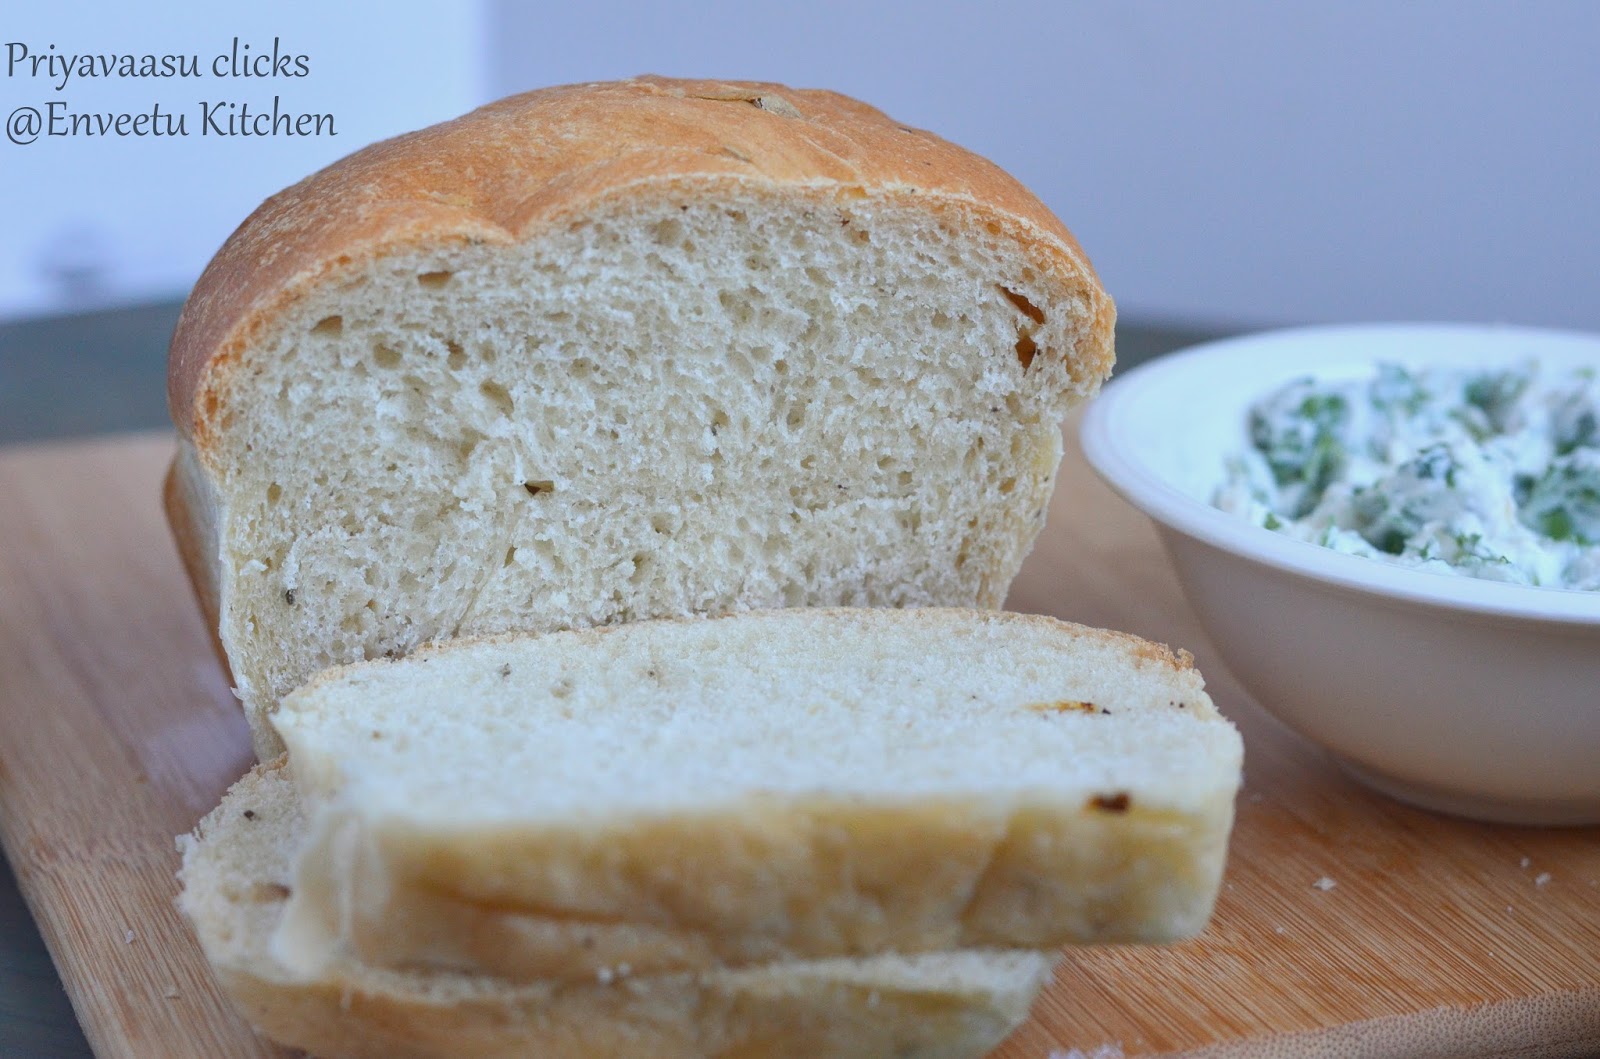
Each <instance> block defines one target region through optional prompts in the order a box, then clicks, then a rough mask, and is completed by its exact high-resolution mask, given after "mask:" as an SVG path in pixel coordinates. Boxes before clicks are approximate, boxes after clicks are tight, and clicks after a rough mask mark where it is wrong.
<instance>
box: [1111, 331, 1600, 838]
mask: <svg viewBox="0 0 1600 1059" xmlns="http://www.w3.org/2000/svg"><path fill="white" fill-rule="evenodd" d="M1529 357H1534V358H1537V359H1538V360H1539V361H1540V362H1541V363H1542V364H1544V365H1545V366H1547V367H1549V368H1560V367H1564V366H1568V365H1576V364H1589V365H1600V336H1592V335H1581V334H1574V333H1569V332H1559V331H1543V330H1532V329H1525V328H1513V327H1474V326H1455V325H1430V324H1396V325H1360V326H1345V327H1314V328H1302V329H1295V330H1289V331H1276V332H1268V333H1265V334H1257V335H1250V336H1247V337H1244V338H1237V339H1230V340H1227V341H1222V342H1213V343H1210V344H1208V345H1203V346H1197V347H1194V348H1192V349H1189V350H1187V351H1184V352H1181V353H1175V354H1172V355H1171V356H1168V357H1163V358H1161V359H1159V360H1156V361H1153V362H1151V363H1149V364H1146V365H1144V366H1142V367H1139V368H1135V369H1134V370H1132V371H1130V372H1128V374H1126V375H1124V376H1120V377H1118V378H1117V379H1115V380H1114V381H1112V382H1111V383H1110V384H1108V385H1107V386H1106V388H1105V391H1104V392H1103V393H1102V394H1101V396H1100V397H1099V398H1098V399H1097V400H1096V401H1095V403H1094V404H1093V405H1091V406H1090V408H1089V411H1088V414H1087V415H1086V416H1085V418H1084V421H1083V429H1082V436H1083V447H1084V452H1085V454H1086V455H1087V456H1088V458H1089V462H1090V463H1091V464H1092V465H1093V466H1094V468H1095V470H1097V471H1098V472H1099V473H1100V475H1101V477H1103V478H1104V479H1105V480H1106V481H1107V482H1108V483H1109V484H1110V485H1111V486H1112V488H1114V489H1115V490H1116V491H1117V492H1119V493H1121V494H1122V495H1123V496H1124V497H1126V498H1127V499H1128V500H1129V501H1130V502H1131V503H1132V504H1134V505H1135V506H1136V507H1138V508H1139V509H1140V510H1141V511H1143V512H1144V513H1145V514H1147V515H1149V516H1150V517H1151V518H1152V519H1154V520H1155V522H1156V524H1157V527H1158V529H1159V530H1160V534H1161V539H1162V542H1163V543H1164V544H1165V546H1166V549H1167V552H1168V554H1169V555H1170V556H1171V558H1172V563H1173V565H1174V566H1175V567H1176V568H1177V572H1178V576H1179V579H1180V580H1181V581H1182V584H1183V589H1184V592H1185V593H1186V594H1187V595H1188V598H1189V602H1190V603H1191V604H1192V605H1193V606H1194V608H1195V610H1196V611H1197V612H1198V613H1199V615H1200V618H1201V620H1202V621H1203V622H1204V623H1205V626H1206V631H1207V632H1208V633H1209V634H1210V636H1211V639H1212V641H1213V642H1214V643H1215V644H1216V646H1217V649H1218V650H1219V651H1221V652H1222V655H1223V658H1224V659H1225V660H1226V662H1227V664H1228V666H1229V667H1230V668H1231V669H1232V670H1233V672H1234V675H1235V676H1237V677H1238V679H1239V681H1240V682H1241V683H1242V684H1244V686H1245V687H1246V688H1247V689H1248V690H1249V691H1250V692H1251V694H1253V695H1254V696H1255V698H1256V700H1257V701H1258V702H1260V703H1261V705H1262V706H1263V707H1265V708H1266V709H1268V710H1270V711H1271V712H1272V713H1274V714H1275V715H1277V716H1278V717H1279V718H1280V719H1282V720H1283V721H1284V722H1285V723H1287V724H1288V725H1290V726H1291V727H1293V728H1294V729H1296V730H1297V731H1299V732H1300V733H1301V734H1303V735H1305V736H1306V737H1308V738H1310V739H1312V740H1315V741H1316V742H1318V743H1320V744H1322V745H1323V746H1324V747H1326V748H1327V749H1328V750H1329V751H1331V752H1332V753H1333V754H1334V755H1335V756H1336V758H1337V759H1338V760H1339V761H1340V762H1341V763H1342V764H1343V765H1344V766H1345V767H1346V768H1348V769H1349V771H1350V772H1352V773H1353V774H1354V775H1355V776H1357V777H1358V778H1360V779H1361V780H1363V781H1365V782H1366V783H1368V784H1370V785H1371V786H1373V787H1375V788H1377V789H1379V790H1381V791H1384V792H1386V793H1388V794H1391V795H1393V796H1395V797H1397V798H1401V799H1403V800H1405V801H1408V802H1412V803H1414V804H1417V805H1422V806H1425V807H1428V808H1432V809H1438V810H1442V811H1445V812H1451V813H1458V814H1461V815H1464V816H1472V817H1477V818H1480V819H1486V820H1498V821H1506V822H1512V823H1536V824H1584V823H1600V592H1576V591H1564V590H1560V589H1546V588H1530V587H1527V586H1523V585H1509V584H1504V583H1500V582H1493V581H1482V580H1476V579H1473V578H1467V577H1456V576H1452V575H1449V574H1436V573H1425V572H1422V571H1418V570H1412V569H1407V568H1404V567H1399V566H1393V565H1390V564H1388V563H1385V562H1381V561H1377V560H1373V559H1366V558H1362V557H1360V556H1354V555H1344V554H1340V553H1337V552H1334V551H1331V550H1329V549H1327V548H1322V547H1318V546H1317V545H1314V544H1308V543H1305V542H1302V541H1297V540H1293V539H1291V538H1289V537H1286V536H1283V535H1281V534H1277V533H1273V532H1271V531H1270V530H1266V529H1261V528H1259V527H1257V526H1253V525H1251V524H1249V523H1247V522H1245V521H1244V520H1243V519H1241V518H1239V517H1237V516H1235V515H1230V514H1228V513H1226V512H1223V511H1220V510H1218V509H1216V508H1214V507H1212V506H1211V503H1210V500H1211V496H1212V493H1213V491H1214V490H1215V488H1216V486H1217V485H1218V484H1219V483H1220V482H1221V481H1222V479H1223V476H1224V467H1223V459H1224V457H1225V456H1226V455H1227V454H1228V453H1231V452H1239V451H1243V449H1244V448H1245V446H1246V437H1245V429H1246V428H1245V411H1246V408H1247V407H1248V406H1249V404H1250V403H1251V402H1252V401H1254V400H1255V399H1256V398H1258V397H1261V396H1262V395H1264V394H1266V393H1267V392H1269V391H1270V390H1272V389H1274V388H1275V387H1277V386H1278V385H1279V384H1281V383H1284V382H1287V381H1288V380H1290V379H1292V378H1295V377H1297V376H1303V375H1308V374H1313V375H1317V376H1320V377H1326V378H1341V377H1342V378H1358V377H1368V376H1370V375H1371V374H1372V373H1373V372H1374V370H1375V365H1376V364H1377V362H1379V361H1384V360H1386V361H1392V362H1395V363H1399V364H1403V365H1406V366H1410V367H1420V366H1426V365H1432V364H1445V363H1448V364H1455V365H1495V364H1499V365H1507V364H1512V363H1515V362H1518V361H1521V360H1524V359H1526V358H1529Z"/></svg>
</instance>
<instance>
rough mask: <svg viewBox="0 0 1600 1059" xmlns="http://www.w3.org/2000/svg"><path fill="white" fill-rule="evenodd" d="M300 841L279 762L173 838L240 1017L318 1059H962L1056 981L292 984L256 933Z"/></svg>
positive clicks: (319, 979) (945, 957)
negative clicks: (191, 832) (596, 1058)
mask: <svg viewBox="0 0 1600 1059" xmlns="http://www.w3.org/2000/svg"><path fill="white" fill-rule="evenodd" d="M304 831H305V821H304V819H303V817H302V816H301V812H300V809H299V806H298V803H297V799H296V796H295V793H294V790H293V786H292V783H291V781H290V777H289V770H288V769H287V768H286V767H284V766H282V765H272V766H258V767H257V768H256V769H255V771H253V772H251V773H250V774H248V775H247V776H245V777H244V779H242V780H240V781H239V783H238V784H236V785H235V787H234V788H233V790H232V791H230V792H229V794H228V796H227V798H226V799H224V801H223V802H222V804H221V805H220V806H219V807H218V808H216V809H215V810H213V811H212V812H211V813H210V814H209V815H208V816H207V817H206V818H205V819H204V820H203V821H201V823H200V826H199V828H198V829H197V830H196V832H195V834H194V836H193V837H187V836H186V837H184V838H182V839H180V840H179V846H180V848H181V849H182V851H183V869H182V872H181V877H182V880H183V892H182V895H181V896H180V898H179V904H180V906H181V908H182V909H183V911H184V912H185V914H187V916H188V917H189V918H190V920H191V921H192V922H193V924H194V928H195V931H196V933H197V934H198V936H199V938H200V943H201V946H202V947H203V948H204V950H205V953H206V956H207V957H208V958H209V959H210V960H211V964H212V966H213V968H214V969H215V971H216V974H217V976H218V978H219V979H220V980H221V983H222V985H223V986H224V987H225V989H226V990H227V991H228V993H230V994H231V995H232V996H233V998H234V999H235V1001H236V1002H237V1003H238V1004H239V1006H240V1008H241V1009H242V1011H243V1012H244V1014H245V1015H246V1017H248V1018H249V1019H250V1021H251V1022H253V1023H254V1024H255V1025H256V1026H258V1027H259V1028H260V1029H261V1030H262V1031H263V1032H265V1033H266V1034H267V1035H268V1036H269V1037H272V1038H273V1039H274V1040H277V1041H279V1042H281V1043H284V1044H288V1045H292V1046H294V1047H298V1048H303V1049H305V1050H307V1051H308V1052H311V1053H313V1054H315V1055H318V1056H321V1057H323V1059H435V1057H437V1059H461V1057H465V1056H472V1057H474V1059H512V1057H516V1059H526V1057H529V1056H539V1057H540V1059H579V1057H582V1059H592V1057H594V1056H617V1057H641V1059H644V1057H649V1059H700V1057H706V1056H726V1057H732V1056H755V1055H760V1056H765V1057H770V1059H783V1057H794V1059H815V1057H818V1056H836V1057H841V1059H844V1057H851V1056H860V1057H863V1059H865V1057H879V1056H887V1055H895V1056H918V1057H928V1059H934V1057H943V1059H962V1057H974V1056H979V1055H982V1054H984V1053H986V1052H987V1051H988V1050H989V1049H991V1048H993V1047H994V1046H995V1045H996V1044H998V1043H999V1042H1000V1040H1001V1039H1002V1038H1004V1037H1005V1036H1006V1034H1008V1033H1009V1032H1010V1031H1011V1030H1012V1029H1013V1028H1015V1027H1016V1026H1017V1025H1018V1024H1019V1023H1020V1022H1021V1021H1022V1020H1023V1019H1024V1018H1025V1017H1026V1016H1027V1012H1028V1006H1029V1005H1030V1004H1031V1003H1032V1001H1033V997H1034V995H1035V994H1036V993H1037V991H1038V989H1039V988H1040V987H1041V986H1042V985H1043V984H1044V982H1045V981H1047V980H1048V978H1049V974H1050V959H1049V958H1048V957H1047V956H1044V955H1041V954H1038V953H1033V952H1015V951H1014V952H956V953H948V954H941V955H926V956H903V957H902V956H880V957H875V958H872V959H866V960H825V961H817V962H811V963H794V964H783V965H776V966H766V967H755V968H749V969H746V970H741V971H718V972H711V973H706V974H677V975H667V976H655V977H645V976H639V977H628V978H624V979H618V980H615V981H611V982H602V981H599V980H597V979H595V978H591V979H590V980H589V981H587V982H583V983H569V984H564V985H557V984H554V983H548V982H544V983H523V984H519V985H513V984H509V983H506V982H503V981H496V980H494V979H491V978H487V977H481V976H467V975H453V974H417V973H402V972H396V971H386V970H381V969H374V968H369V967H362V966H360V965H358V964H354V963H349V962H345V963H341V964H339V965H337V966H333V967H329V968H326V969H325V971H324V973H321V974H319V975H315V976H310V977H308V976H302V975H297V974H295V973H293V972H291V971H289V970H288V969H286V968H285V967H283V966H282V965H281V964H279V963H278V962H277V961H276V960H275V959H274V958H273V956H272V954H271V952H270V951H269V948H268V939H269V938H270V937H271V935H272V933H273V931H274V929H275V927H276V924H277V921H278V919H279V917H280V916H281V914H282V908H283V903H284V900H285V898H286V896H287V895H288V894H289V893H290V886H291V881H290V861H291V858H292V856H293V855H294V851H295V847H296V844H297V843H298V841H299V840H300V837H301V836H302V835H303V834H304Z"/></svg>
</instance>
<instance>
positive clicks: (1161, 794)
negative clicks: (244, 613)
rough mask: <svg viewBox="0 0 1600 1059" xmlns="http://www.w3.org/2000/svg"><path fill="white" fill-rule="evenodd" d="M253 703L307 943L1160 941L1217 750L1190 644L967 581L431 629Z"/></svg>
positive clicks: (1195, 847) (735, 958)
mask: <svg viewBox="0 0 1600 1059" xmlns="http://www.w3.org/2000/svg"><path fill="white" fill-rule="evenodd" d="M275 723H276V724H277V726H278V729H279V731H280V733H281V734H282V736H283V738H284V740H285V742H287V743H288V745H289V748H290V757H291V760H292V761H293V762H294V764H295V769H296V774H297V776H298V777H299V782H300V784H301V786H302V789H303V793H304V796H305V798H306V800H307V804H308V806H309V807H310V809H311V821H312V822H311V837H310V838H309V839H308V840H307V843H306V846H305V847H304V851H303V853H302V855H301V857H300V860H299V863H298V867H297V870H296V882H295V885H294V894H293V896H292V897H291V898H290V899H289V902H288V910H287V912H286V915H285V917H284V920H283V923H282V926H281V927H280V930H279V933H278V936H277V938H276V940H275V953H276V955H277V957H278V958H279V959H280V960H281V961H282V962H284V963H285V964H286V965H288V966H291V967H294V968H297V969H299V970H301V971H302V972H304V973H308V974H310V973H315V972H317V971H318V970H319V969H320V968H322V967H325V966H327V965H329V964H330V963H337V962H338V961H339V960H341V959H345V958H347V955H354V956H355V957H356V958H359V959H360V960H361V961H362V962H365V963H369V964H378V965H386V966H399V967H458V968H478V969H483V970H488V971H492V972H493V973H496V974H501V975H506V976H510V977H517V978H571V977H576V978H586V977H593V976H594V975H595V974H597V973H608V972H609V970H610V969H613V968H615V967H617V966H619V965H623V964H626V965H628V966H629V967H630V968H631V969H632V970H634V971H636V972H637V971H646V972H656V971H666V970H673V969H680V968H685V967H706V966H716V965H742V964H747V963H760V962H768V961H773V960H779V959H792V958H818V957H827V956H835V955H853V954H867V953H876V952H884V951H900V952H914V951H925V950H940V949H956V948H973V947H997V946H998V947H1026V948H1039V949H1043V948H1048V947H1052V946H1056V945H1059V944H1062V943H1065V942H1096V941H1106V942H1113V941H1115V942H1137V941H1170V940H1174V939H1177V938H1181V937H1184V936H1187V935H1190V934H1193V933H1196V932H1198V931H1199V930H1200V929H1201V928H1202V927H1203V925H1204V924H1205V922H1206V919H1207V917H1208V916H1209V915H1210V911H1211V907H1212V904H1213V901H1214V899H1215V896H1216V891H1217V886H1218V881H1219V878H1220V875H1221V872H1222V866H1223V859H1224V854H1225V847H1226V843H1227V836H1228V831H1229V827H1230V825H1231V822H1232V817H1233V798H1234V794H1235V791H1236V789H1237V787H1238V784H1239V774H1240V773H1239V770H1240V757H1241V745H1240V740H1239V736H1238V734H1237V732H1236V731H1235V730H1234V729H1233V727H1232V726H1231V725H1230V724H1228V722H1227V721H1225V720H1224V719H1222V718H1221V717H1220V716H1219V715H1218V714H1217V712H1216V711H1215V709H1214V708H1213V706H1212V704H1211V701H1210V699H1209V698H1207V696H1206V694H1205V691H1204V690H1203V683H1202V681H1201V678H1200V675H1199V673H1198V672H1196V671H1195V670H1194V668H1193V667H1192V665H1191V664H1190V660H1189V658H1188V657H1187V656H1176V657H1175V656H1174V655H1172V654H1171V653H1170V652H1169V651H1168V650H1167V649H1166V648H1164V647H1160V646H1157V645H1154V644H1150V643H1147V642H1145V641H1142V640H1139V639H1136V638H1134V637H1131V636H1125V635H1121V634H1117V633H1108V632H1104V631H1101V630H1093V629H1086V628H1083V627H1081V626H1075V625H1069V624H1066V623H1063V622H1059V621H1055V620H1053V619H1049V618H1040V617H1027V616H1021V615H1015V614H1000V613H993V612H986V611H961V610H898V611H896V610H826V609H815V610H813V609H798V610H779V611H771V612H759V613H749V614H744V615H737V616H731V617H724V618H715V619H704V620H683V621H666V620H662V621H649V622H636V623H631V624H627V625H622V626H618V627H614V628H609V629H601V630H587V631H577V632H563V633H552V634H546V635H544V636H538V637H506V638H498V639H489V640H482V641H476V642H456V643H454V644H450V645H445V646H442V647H439V648H436V649H427V650H423V651H420V652H417V653H416V654H414V655H412V656H410V657H409V658H406V659H402V660H399V661H396V662H390V663H371V664H365V665H358V666H352V667H349V668H346V669H342V670H336V671H332V672H330V673H327V674H325V675H323V676H321V677H320V678H317V679H315V680H313V681H312V682H311V683H310V684H309V685H308V686H307V687H305V688H303V689H301V690H299V691H296V692H295V693H293V694H292V695H290V696H289V697H288V698H287V699H286V700H285V701H284V703H283V706H282V709H281V710H280V711H279V712H278V713H277V714H276V716H275Z"/></svg>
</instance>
